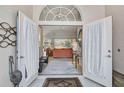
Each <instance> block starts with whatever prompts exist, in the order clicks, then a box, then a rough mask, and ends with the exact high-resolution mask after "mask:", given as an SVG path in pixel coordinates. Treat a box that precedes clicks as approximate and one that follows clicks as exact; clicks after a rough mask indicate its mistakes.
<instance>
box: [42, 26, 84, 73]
mask: <svg viewBox="0 0 124 93" xmlns="http://www.w3.org/2000/svg"><path fill="white" fill-rule="evenodd" d="M40 27H41V28H42V31H41V35H42V37H43V38H42V39H43V40H41V44H42V47H43V48H42V52H43V53H42V56H41V57H43V58H44V57H47V58H48V60H47V61H48V62H46V63H43V67H42V72H41V73H40V74H42V75H54V74H56V75H82V26H77V25H76V26H75V25H73V26H71V25H70V26H68V25H59V26H57V25H54V26H53V25H52V26H46V25H45V26H40Z"/></svg>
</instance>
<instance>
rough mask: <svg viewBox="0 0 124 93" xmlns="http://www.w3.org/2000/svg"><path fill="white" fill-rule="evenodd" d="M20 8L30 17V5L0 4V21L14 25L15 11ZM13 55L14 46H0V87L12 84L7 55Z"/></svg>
mask: <svg viewBox="0 0 124 93" xmlns="http://www.w3.org/2000/svg"><path fill="white" fill-rule="evenodd" d="M18 10H21V11H23V12H24V13H25V14H26V15H28V16H29V17H30V18H32V14H33V13H32V12H33V7H32V6H0V22H8V23H9V24H10V25H11V26H16V15H17V11H18ZM10 55H13V56H14V55H15V47H11V46H9V47H7V48H0V87H1V86H4V87H5V86H12V83H11V82H10V78H9V61H8V57H9V56H10Z"/></svg>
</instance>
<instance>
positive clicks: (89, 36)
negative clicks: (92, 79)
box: [83, 22, 104, 76]
mask: <svg viewBox="0 0 124 93" xmlns="http://www.w3.org/2000/svg"><path fill="white" fill-rule="evenodd" d="M103 30H104V24H103V23H101V22H97V23H95V24H94V23H93V24H92V23H91V24H87V25H86V26H85V29H84V31H83V32H84V35H85V36H84V43H83V44H84V47H85V48H84V50H83V51H84V59H85V61H86V64H85V66H87V67H86V68H87V69H86V71H87V72H89V73H91V74H94V75H95V76H103V67H102V63H103V62H102V58H101V57H102V53H101V52H102V37H103V36H102V32H103Z"/></svg>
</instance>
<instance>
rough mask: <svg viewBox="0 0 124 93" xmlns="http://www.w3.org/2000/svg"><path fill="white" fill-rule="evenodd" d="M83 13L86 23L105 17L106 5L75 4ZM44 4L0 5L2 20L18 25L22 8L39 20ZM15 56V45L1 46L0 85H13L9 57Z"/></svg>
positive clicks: (28, 14)
mask: <svg viewBox="0 0 124 93" xmlns="http://www.w3.org/2000/svg"><path fill="white" fill-rule="evenodd" d="M75 7H77V8H78V9H79V11H80V12H81V14H82V18H83V19H84V22H85V23H88V22H91V21H94V20H97V19H101V18H104V17H105V6H93V5H91V6H90V5H86V6H84V5H83V6H75ZM43 8H44V6H42V5H41V6H29V5H28V6H18V5H16V6H0V11H1V12H0V21H7V22H8V23H9V24H10V25H12V26H15V25H16V15H17V11H18V10H21V11H22V12H24V13H25V14H26V15H27V16H29V17H30V18H33V19H34V20H35V21H39V16H40V13H41V11H42V9H43ZM10 55H13V56H15V47H8V48H6V49H3V48H0V86H12V83H11V82H10V78H9V73H8V72H9V64H8V57H9V56H10Z"/></svg>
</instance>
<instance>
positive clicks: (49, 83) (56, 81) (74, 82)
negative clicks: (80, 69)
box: [43, 78, 83, 87]
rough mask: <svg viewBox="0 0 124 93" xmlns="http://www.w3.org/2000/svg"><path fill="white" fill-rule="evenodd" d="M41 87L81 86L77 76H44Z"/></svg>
mask: <svg viewBox="0 0 124 93" xmlns="http://www.w3.org/2000/svg"><path fill="white" fill-rule="evenodd" d="M43 87H83V86H82V84H81V82H80V80H79V79H78V78H46V80H45V82H44V84H43Z"/></svg>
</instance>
